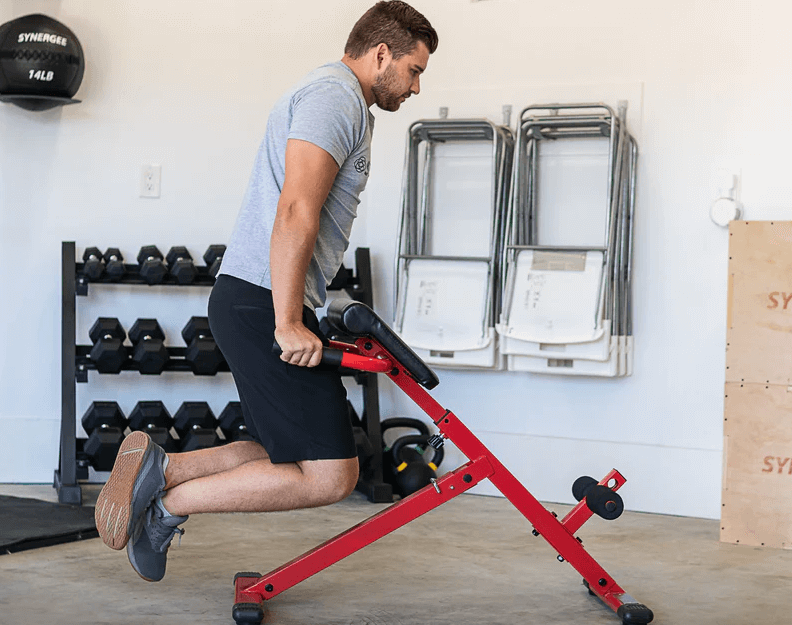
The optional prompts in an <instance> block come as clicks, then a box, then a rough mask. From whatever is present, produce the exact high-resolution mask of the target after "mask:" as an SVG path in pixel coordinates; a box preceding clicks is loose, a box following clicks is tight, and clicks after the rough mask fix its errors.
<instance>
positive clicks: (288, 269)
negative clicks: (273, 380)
mask: <svg viewBox="0 0 792 625" xmlns="http://www.w3.org/2000/svg"><path fill="white" fill-rule="evenodd" d="M336 174H338V164H337V163H336V162H335V159H334V158H333V157H332V156H330V154H328V153H327V152H326V151H324V150H323V149H322V148H320V147H318V146H316V145H314V144H313V143H309V142H307V141H299V140H296V139H290V140H289V141H288V143H287V145H286V177H285V179H284V182H283V189H282V191H281V195H280V200H279V201H278V211H277V214H276V216H275V224H274V226H273V229H272V239H271V241H270V272H271V276H272V299H273V303H274V305H275V339H276V340H277V341H278V344H279V345H280V346H281V349H282V350H283V355H282V356H281V359H282V360H285V361H286V362H288V363H291V364H293V365H301V366H309V367H315V366H316V365H318V364H319V361H320V360H321V358H322V343H321V341H320V340H319V339H318V338H317V336H316V335H315V334H314V333H313V332H311V331H310V330H308V329H307V328H306V327H305V326H304V325H303V322H302V308H303V298H304V295H305V274H306V272H307V270H308V264H309V262H310V260H311V256H312V255H313V251H314V245H315V244H316V235H317V234H318V232H319V217H320V214H321V210H322V206H323V204H324V202H325V200H326V199H327V194H328V193H329V192H330V189H331V188H332V186H333V181H334V180H335V177H336Z"/></svg>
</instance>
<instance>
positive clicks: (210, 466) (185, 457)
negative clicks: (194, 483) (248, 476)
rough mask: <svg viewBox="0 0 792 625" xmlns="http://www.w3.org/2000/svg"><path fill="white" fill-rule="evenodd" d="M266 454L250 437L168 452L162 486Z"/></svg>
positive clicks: (224, 469) (231, 467) (241, 463)
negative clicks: (202, 447) (235, 441)
mask: <svg viewBox="0 0 792 625" xmlns="http://www.w3.org/2000/svg"><path fill="white" fill-rule="evenodd" d="M268 458H269V456H268V455H267V452H266V451H265V450H264V447H262V446H261V445H259V444H258V443H256V442H254V441H239V442H237V443H229V444H228V445H222V446H221V447H210V448H208V449H199V450H197V451H188V452H187V453H181V454H178V453H177V454H168V468H167V469H166V470H165V490H168V489H170V488H173V487H174V486H178V485H179V484H181V483H182V482H187V481H189V480H194V479H196V478H199V477H205V476H207V475H214V474H215V473H222V472H224V471H229V470H231V469H235V468H236V467H238V466H240V465H243V464H246V463H248V462H252V461H253V460H266V459H268Z"/></svg>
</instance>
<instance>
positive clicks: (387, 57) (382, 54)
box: [374, 43, 393, 71]
mask: <svg viewBox="0 0 792 625" xmlns="http://www.w3.org/2000/svg"><path fill="white" fill-rule="evenodd" d="M374 58H375V59H376V61H377V71H380V70H382V69H384V68H385V67H387V66H388V65H389V64H390V62H391V60H393V55H392V54H391V51H390V47H388V44H387V43H381V44H379V45H378V46H377V47H376V53H375V55H374Z"/></svg>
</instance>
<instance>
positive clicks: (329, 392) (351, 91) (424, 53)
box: [96, 0, 438, 581]
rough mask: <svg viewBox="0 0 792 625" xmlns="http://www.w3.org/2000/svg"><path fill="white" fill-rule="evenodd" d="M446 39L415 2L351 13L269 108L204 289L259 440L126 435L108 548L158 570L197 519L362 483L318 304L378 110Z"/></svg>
mask: <svg viewBox="0 0 792 625" xmlns="http://www.w3.org/2000/svg"><path fill="white" fill-rule="evenodd" d="M437 42H438V39H437V33H436V32H435V31H434V29H433V28H432V26H431V25H430V24H429V22H428V21H427V20H426V18H425V17H423V15H421V14H420V13H419V12H418V11H416V10H415V9H413V8H412V7H410V6H409V5H407V4H406V3H404V2H400V1H398V0H392V1H384V2H378V3H377V4H376V5H375V6H374V7H372V8H371V9H369V10H368V11H367V12H366V13H365V14H364V15H363V17H361V18H360V20H358V22H357V23H356V24H355V26H354V28H353V29H352V32H351V33H350V35H349V39H348V41H347V43H346V47H345V49H344V56H343V58H342V59H341V61H338V62H335V63H330V64H328V65H324V66H322V67H320V68H319V69H317V70H315V71H313V72H312V73H310V74H309V75H308V76H307V77H306V78H304V79H303V80H302V81H301V82H300V83H299V84H297V85H296V86H295V87H293V88H292V89H291V90H290V91H289V92H288V93H286V94H285V95H284V96H283V97H282V98H281V99H280V100H279V101H278V102H277V103H276V105H275V107H274V108H273V110H272V112H271V113H270V117H269V120H268V123H267V131H266V136H265V138H264V141H263V142H262V144H261V146H260V148H259V151H258V155H257V157H256V161H255V165H254V169H253V174H252V176H251V179H250V183H249V186H248V190H247V193H246V196H245V199H244V201H243V205H242V208H241V210H240V213H239V216H238V218H237V222H236V226H235V228H234V232H233V234H232V237H231V241H230V242H229V245H228V249H227V250H226V253H225V255H224V258H223V264H222V268H221V270H220V275H219V276H218V278H217V282H216V283H215V286H214V288H213V290H212V294H211V297H210V299H209V321H210V324H211V327H212V331H213V334H214V336H215V339H216V340H217V342H218V345H219V346H220V349H221V350H222V352H223V354H224V356H225V358H226V360H227V362H228V364H229V367H230V369H231V372H232V374H233V376H234V382H235V383H236V386H237V390H238V392H239V398H240V401H241V403H242V409H243V412H244V416H245V422H246V424H247V427H248V431H249V432H250V434H252V436H253V437H254V438H255V441H243V442H235V443H230V444H228V445H224V446H222V447H216V448H211V449H204V450H199V451H195V452H189V453H183V454H166V453H165V452H164V451H163V450H162V449H161V448H160V447H159V446H157V445H155V444H154V443H153V442H152V441H151V439H150V438H149V437H148V435H147V434H145V433H144V432H134V433H132V434H130V435H129V436H128V437H127V438H126V439H125V440H124V443H123V445H122V446H121V450H120V451H119V454H118V458H117V460H116V463H115V466H114V467H113V471H112V473H111V474H110V477H109V479H108V481H107V483H106V484H105V486H104V488H103V489H102V492H101V493H100V495H99V499H98V500H97V504H96V524H97V528H98V530H99V533H100V535H101V536H102V540H104V542H105V543H106V544H107V545H109V546H110V547H112V548H113V549H123V548H124V547H125V546H126V548H127V554H128V556H129V561H130V563H131V564H132V566H133V568H134V569H135V571H136V572H137V573H138V575H140V576H141V577H142V578H143V579H145V580H148V581H159V580H161V579H162V578H163V576H164V575H165V564H166V558H167V550H168V547H169V545H170V543H171V540H172V539H173V536H174V534H175V533H177V532H178V533H180V534H181V533H183V530H181V529H180V528H179V525H181V524H182V523H184V521H186V520H187V517H188V515H190V514H193V513H200V512H268V511H274V510H292V509H297V508H308V507H314V506H323V505H328V504H331V503H335V502H337V501H340V500H341V499H344V498H345V497H346V496H347V495H349V494H350V493H351V492H352V490H353V489H354V487H355V484H356V483H357V478H358V460H357V455H356V451H355V443H354V438H353V435H352V427H351V423H350V421H349V416H348V413H347V406H346V391H345V389H344V386H343V384H342V382H341V378H340V375H339V373H338V371H333V370H329V369H325V368H323V367H317V365H318V364H319V362H320V359H321V356H322V340H323V338H324V337H322V335H321V332H320V331H319V325H318V322H317V319H316V315H315V313H314V309H315V308H317V307H321V306H323V305H324V301H325V297H326V286H327V284H328V283H329V282H330V281H331V280H332V278H333V277H334V276H335V274H336V272H337V271H338V268H339V267H340V265H341V260H342V258H343V254H344V251H345V250H346V248H347V246H348V243H349V233H350V230H351V227H352V222H353V220H354V218H355V215H356V209H357V205H358V203H359V196H360V193H361V192H362V191H363V189H364V188H365V186H366V181H367V179H368V175H369V167H370V158H371V156H370V154H371V150H370V145H371V135H372V129H373V124H374V118H373V116H372V114H371V113H370V111H369V107H370V106H371V105H372V104H377V106H379V107H380V108H382V109H384V110H386V111H396V110H398V109H399V107H400V106H401V103H402V102H404V100H406V99H407V98H408V97H410V96H411V95H413V94H418V93H419V92H420V76H421V74H422V73H423V72H424V70H425V69H426V65H427V62H428V60H429V55H430V54H431V53H433V52H434V51H435V49H436V48H437ZM274 339H275V340H277V342H278V344H279V345H280V347H281V348H282V350H283V351H282V354H281V356H280V357H278V356H277V355H275V354H274V353H273V351H272V346H273V340H274Z"/></svg>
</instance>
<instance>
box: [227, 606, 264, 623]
mask: <svg viewBox="0 0 792 625" xmlns="http://www.w3.org/2000/svg"><path fill="white" fill-rule="evenodd" d="M231 615H232V616H233V617H234V621H235V622H236V623H237V625H251V624H252V625H259V623H261V621H262V620H264V610H263V609H262V608H261V604H259V603H235V604H234V609H233V611H232V612H231Z"/></svg>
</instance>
